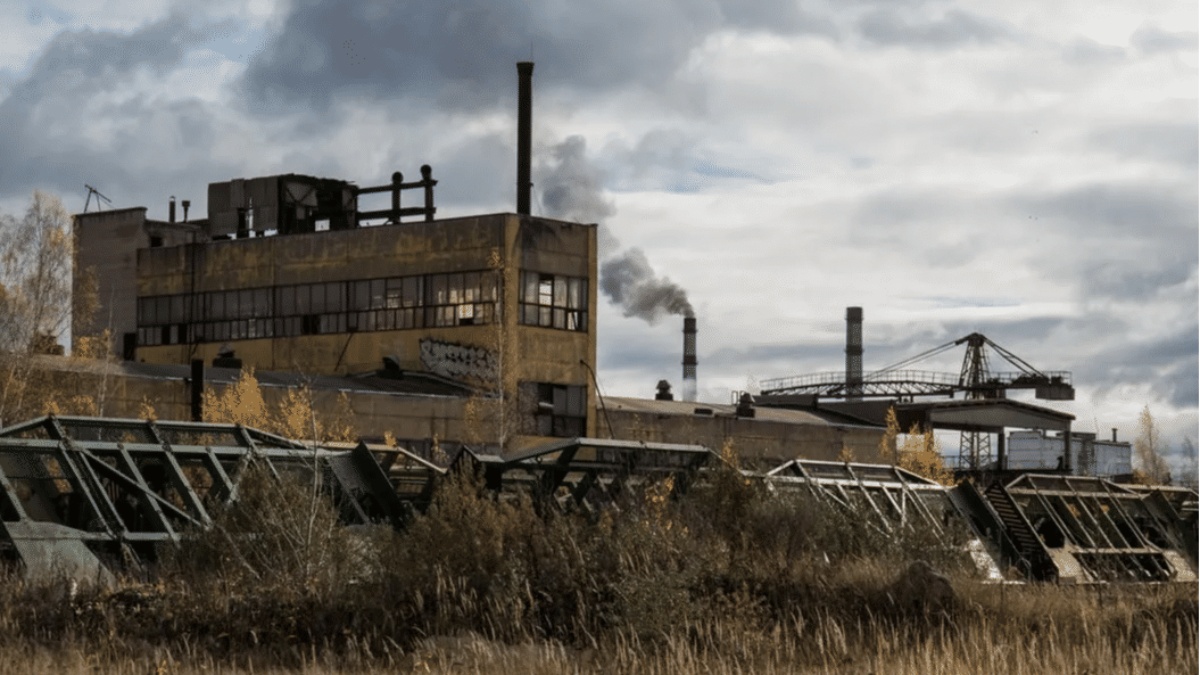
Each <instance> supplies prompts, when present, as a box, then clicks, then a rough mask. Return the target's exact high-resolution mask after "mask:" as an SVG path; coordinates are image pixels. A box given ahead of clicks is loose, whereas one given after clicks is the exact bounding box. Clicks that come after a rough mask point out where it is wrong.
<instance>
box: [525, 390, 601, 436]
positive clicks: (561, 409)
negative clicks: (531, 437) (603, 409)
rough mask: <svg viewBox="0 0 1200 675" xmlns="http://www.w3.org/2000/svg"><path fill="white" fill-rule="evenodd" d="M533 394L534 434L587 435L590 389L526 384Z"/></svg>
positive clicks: (528, 391) (527, 393) (527, 391)
mask: <svg viewBox="0 0 1200 675" xmlns="http://www.w3.org/2000/svg"><path fill="white" fill-rule="evenodd" d="M522 388H523V389H524V391H525V392H526V395H529V394H533V405H532V410H531V412H532V415H533V432H534V433H535V434H536V435H538V436H555V437H558V438H577V437H582V436H586V435H587V387H585V386H583V385H572V384H554V383H549V382H528V383H524V384H522Z"/></svg>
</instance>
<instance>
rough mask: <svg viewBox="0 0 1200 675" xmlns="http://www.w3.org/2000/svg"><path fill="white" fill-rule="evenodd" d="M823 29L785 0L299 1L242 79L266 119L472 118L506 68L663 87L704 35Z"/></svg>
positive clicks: (555, 82)
mask: <svg viewBox="0 0 1200 675" xmlns="http://www.w3.org/2000/svg"><path fill="white" fill-rule="evenodd" d="M729 26H734V27H741V28H746V29H754V30H771V31H781V32H783V31H803V30H824V24H822V23H821V22H819V21H815V20H809V19H808V18H807V16H806V15H803V14H801V13H800V12H799V10H798V9H797V8H796V4H795V3H793V2H790V1H788V0H756V1H754V2H750V3H745V2H738V1H737V0H707V1H704V2H693V1H690V0H671V1H668V2H656V3H641V2H611V3H596V4H591V5H581V6H579V7H574V6H572V7H571V8H570V11H569V12H567V11H566V10H565V9H564V8H563V6H562V5H560V4H559V3H552V2H549V1H548V0H539V1H536V2H522V1H518V0H505V1H499V2H497V1H494V0H464V1H463V2H456V3H411V4H407V5H406V6H404V7H403V8H402V11H394V10H392V8H391V7H390V6H385V5H384V4H382V3H378V2H376V3H353V4H349V5H347V4H346V3H340V2H333V1H328V0H327V1H321V0H300V1H298V2H297V3H296V4H295V5H294V6H293V8H292V9H291V11H290V12H289V13H288V14H287V16H286V17H285V18H284V19H283V21H282V23H281V25H280V26H279V28H278V30H277V32H276V33H275V34H274V35H273V36H272V37H271V38H270V40H269V41H268V42H267V44H266V46H265V47H264V48H263V50H262V51H261V52H259V53H258V54H257V55H256V56H255V57H254V59H253V60H252V61H251V62H250V64H249V67H248V69H247V71H246V73H245V78H244V81H243V83H242V86H243V88H244V89H245V90H246V92H248V93H250V94H252V97H253V98H252V100H253V101H254V102H255V104H256V105H258V104H262V107H263V108H265V109H267V110H270V111H278V110H282V109H289V110H290V109H294V104H296V103H302V104H305V105H310V106H314V107H316V108H318V109H325V108H327V107H329V106H330V105H331V104H333V103H335V102H337V101H339V100H354V99H366V100H396V99H402V98H418V99H425V100H429V101H430V102H431V103H434V104H435V105H437V107H439V108H441V109H458V110H474V109H481V108H488V107H492V106H494V105H496V104H498V103H500V102H501V101H505V100H507V99H509V98H512V96H513V94H512V92H513V90H514V89H515V84H516V72H515V68H514V67H513V63H514V62H515V61H517V60H522V59H532V60H534V61H535V62H537V63H538V68H537V70H536V71H535V74H534V77H535V80H536V81H537V82H538V85H535V86H542V85H544V86H551V87H561V88H565V89H575V90H586V91H591V92H602V91H606V90H611V89H613V88H615V87H624V86H628V85H637V84H641V85H644V86H656V85H660V84H662V83H663V82H666V81H667V80H668V79H669V78H670V77H671V75H672V74H673V73H674V72H675V71H676V69H677V68H678V67H679V66H680V65H681V64H682V63H683V62H684V60H685V59H686V58H687V56H688V54H689V53H690V51H691V50H692V49H693V48H694V47H696V46H698V45H699V44H700V43H701V41H702V40H703V39H704V38H705V37H706V36H707V35H708V34H710V33H712V32H713V31H716V30H718V29H722V28H727V27H729Z"/></svg>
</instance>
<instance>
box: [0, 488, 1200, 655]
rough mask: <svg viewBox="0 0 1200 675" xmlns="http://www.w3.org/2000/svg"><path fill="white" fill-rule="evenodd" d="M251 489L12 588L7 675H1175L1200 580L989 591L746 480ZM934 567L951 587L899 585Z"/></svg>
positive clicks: (922, 549) (0, 625) (4, 619)
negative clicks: (351, 496) (390, 503)
mask: <svg viewBox="0 0 1200 675" xmlns="http://www.w3.org/2000/svg"><path fill="white" fill-rule="evenodd" d="M241 490H242V492H241V494H242V498H241V500H240V501H239V502H237V503H236V504H234V505H232V506H230V507H228V508H227V509H226V510H224V511H221V512H219V513H218V514H217V520H216V524H215V525H214V527H212V528H211V529H209V530H207V531H205V532H197V533H194V535H193V536H191V537H189V539H188V540H187V541H186V543H185V544H184V545H183V547H181V548H180V549H179V550H178V551H176V552H174V553H168V552H164V555H163V557H162V562H161V563H160V564H159V566H158V567H157V568H155V569H152V570H145V571H144V572H143V574H142V576H141V578H139V579H137V580H133V579H126V580H124V581H123V582H122V584H121V585H119V586H118V587H117V588H110V589H103V588H82V589H80V590H79V591H78V593H76V594H74V595H72V594H71V593H70V591H69V587H67V586H65V585H64V584H47V585H40V586H30V585H26V584H23V583H22V582H20V581H19V580H18V579H16V578H10V579H7V580H6V582H5V583H3V584H0V674H3V673H7V672H49V671H57V672H65V673H73V672H78V673H82V672H89V673H91V672H97V671H101V672H114V673H146V672H168V673H194V672H256V673H264V672H305V673H341V672H414V671H415V672H445V673H450V672H479V673H508V672H532V673H538V672H544V673H561V672H581V673H590V672H606V673H607V672H617V673H634V672H636V673H680V672H713V673H747V672H754V673H835V674H840V673H847V674H848V673H856V674H859V673H867V672H874V673H884V672H887V673H918V672H919V673H1001V672H1003V673H1005V674H1006V675H1009V674H1012V673H1038V674H1041V673H1106V672H1128V673H1170V672H1195V670H1196V667H1197V639H1196V632H1197V619H1196V614H1197V601H1196V587H1195V585H1160V586H1138V587H1117V586H1110V587H1093V588H1070V587H1056V586H1017V585H1004V586H997V585H988V584H984V583H982V582H980V581H979V580H977V579H975V578H974V577H973V576H972V572H971V569H970V567H969V566H968V565H967V564H966V562H965V559H964V556H962V555H961V553H960V549H959V548H958V547H957V546H954V545H950V546H946V545H943V544H941V543H940V542H939V540H937V539H935V538H932V537H930V536H929V535H928V534H927V533H922V532H905V533H901V534H900V535H899V536H896V537H884V536H882V535H881V534H879V533H878V532H876V531H873V530H870V529H868V528H865V527H863V526H862V520H861V519H857V518H855V517H854V515H853V514H846V513H843V512H840V511H837V510H833V509H831V508H829V507H828V506H827V505H825V504H823V503H821V502H816V501H812V500H809V499H806V498H804V497H799V496H797V497H791V498H780V497H775V496H769V495H767V494H765V493H763V492H762V491H761V488H760V487H759V486H757V485H755V484H750V483H746V482H745V481H743V480H741V479H740V476H738V475H737V474H736V472H734V471H729V472H728V473H726V474H723V475H718V476H717V477H716V479H715V480H713V481H711V483H710V485H708V486H707V487H705V488H703V489H699V488H697V489H693V490H692V491H691V492H690V493H689V494H687V495H686V496H684V497H683V498H681V499H678V500H664V499H662V498H661V497H662V494H663V492H662V491H661V490H656V489H655V488H653V487H652V488H651V489H650V490H647V491H646V492H645V493H625V494H622V495H619V496H618V498H617V499H616V501H615V502H614V503H613V504H612V505H611V506H610V507H608V508H606V509H604V510H602V511H600V512H599V513H596V514H586V513H582V512H580V513H568V514H564V513H561V512H559V511H557V510H554V509H546V508H539V505H538V504H534V503H532V502H530V501H529V500H527V499H519V498H517V499H511V500H497V499H496V498H495V496H494V495H492V494H490V493H488V492H486V491H485V490H483V489H482V487H481V486H480V485H479V483H478V482H477V481H475V480H473V479H472V478H471V477H470V476H469V475H466V476H458V477H455V478H454V479H453V480H450V481H448V482H447V483H446V484H444V485H443V486H442V487H441V488H440V489H439V491H438V493H437V495H436V497H435V500H434V504H433V506H432V508H431V509H430V510H429V512H428V513H426V514H424V515H422V516H419V517H417V518H415V519H414V521H413V522H412V523H411V524H410V525H409V526H408V527H407V529H405V530H404V531H402V532H393V531H392V530H390V529H386V528H344V527H339V526H337V525H336V518H335V517H334V513H335V511H334V509H333V506H332V505H330V504H328V503H326V502H325V501H324V500H323V498H320V496H319V492H316V491H314V490H313V488H312V484H311V482H310V481H308V480H307V479H305V478H303V477H301V479H298V480H283V481H276V480H274V479H272V478H269V477H268V476H267V474H265V473H262V474H260V473H256V472H251V473H249V474H247V477H246V479H245V482H244V483H243V484H242V487H241ZM918 559H923V560H927V561H929V562H930V563H932V565H933V566H934V567H936V568H937V569H939V570H941V571H943V572H945V573H946V574H947V575H949V578H950V583H951V584H952V586H953V591H954V593H953V596H952V597H949V598H945V597H940V598H934V597H933V596H929V597H925V596H923V595H920V594H918V595H916V596H913V595H911V594H908V595H906V594H904V593H901V592H900V591H899V590H898V587H897V586H896V585H895V582H896V580H897V578H898V577H900V576H902V575H903V574H904V570H905V569H906V568H907V566H908V565H909V563H911V562H912V561H914V560H918Z"/></svg>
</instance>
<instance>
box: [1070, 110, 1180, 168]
mask: <svg viewBox="0 0 1200 675" xmlns="http://www.w3.org/2000/svg"><path fill="white" fill-rule="evenodd" d="M1193 107H1194V106H1193ZM1194 112H1195V111H1194V110H1193V113H1194ZM1089 140H1090V141H1091V142H1092V143H1094V144H1096V145H1099V146H1102V147H1105V148H1107V149H1109V150H1110V151H1112V152H1113V153H1115V154H1117V155H1119V156H1121V157H1122V158H1126V159H1149V160H1154V161H1162V162H1169V163H1174V164H1180V165H1183V166H1186V167H1190V168H1191V169H1192V170H1195V169H1196V165H1197V162H1198V161H1200V158H1198V155H1197V150H1196V149H1197V144H1198V143H1200V137H1198V135H1197V128H1196V124H1195V122H1194V121H1193V122H1190V123H1178V124H1170V123H1144V124H1124V125H1119V126H1111V127H1107V128H1103V129H1099V130H1097V131H1095V132H1093V133H1092V134H1091V136H1090V138H1089Z"/></svg>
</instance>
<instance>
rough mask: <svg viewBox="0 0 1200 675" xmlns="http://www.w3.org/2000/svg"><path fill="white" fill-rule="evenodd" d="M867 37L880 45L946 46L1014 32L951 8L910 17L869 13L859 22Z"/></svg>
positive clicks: (893, 12)
mask: <svg viewBox="0 0 1200 675" xmlns="http://www.w3.org/2000/svg"><path fill="white" fill-rule="evenodd" d="M858 29H859V31H860V32H861V33H862V35H863V37H865V38H866V39H867V40H869V41H871V42H874V43H876V44H880V45H903V46H911V47H933V48H946V47H957V46H960V45H964V44H988V43H992V42H998V41H1001V40H1006V39H1009V38H1011V37H1013V35H1014V31H1013V29H1012V28H1011V27H1009V26H1007V25H1005V24H1004V23H1002V22H999V21H995V20H992V19H988V18H985V17H981V16H978V15H975V14H972V13H969V12H964V11H962V10H958V9H952V10H949V11H947V12H946V13H945V14H943V15H942V16H941V17H940V18H936V19H933V18H925V17H921V18H911V17H910V16H907V15H905V14H902V13H901V12H898V11H896V10H894V9H891V8H887V9H878V10H873V11H871V12H868V13H867V14H866V15H864V16H863V17H862V18H861V19H859V22H858Z"/></svg>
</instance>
